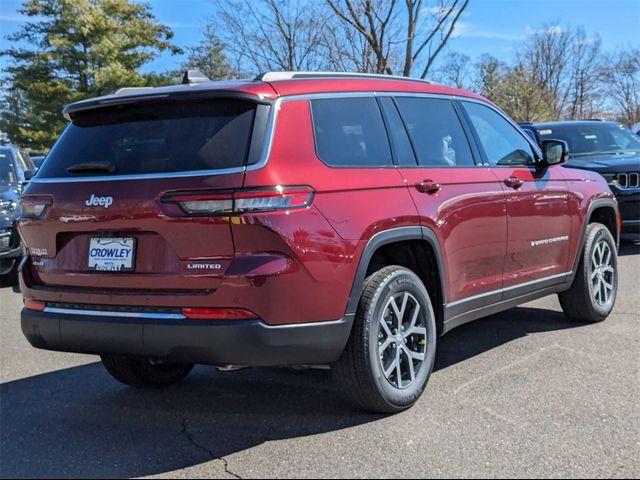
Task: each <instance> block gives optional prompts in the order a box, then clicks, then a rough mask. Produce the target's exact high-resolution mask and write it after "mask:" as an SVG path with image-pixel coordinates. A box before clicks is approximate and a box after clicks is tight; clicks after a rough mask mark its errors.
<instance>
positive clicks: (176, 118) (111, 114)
mask: <svg viewBox="0 0 640 480" xmlns="http://www.w3.org/2000/svg"><path fill="white" fill-rule="evenodd" d="M255 111H256V104H254V103H252V102H247V101H239V100H228V99H226V100H206V101H202V100H200V101H198V102H197V103H196V102H193V101H191V102H171V103H169V102H166V103H160V104H159V103H155V104H151V103H144V104H135V105H120V106H117V107H107V108H100V109H96V110H93V111H89V112H84V113H80V114H78V115H77V116H76V117H74V119H73V121H72V123H71V124H70V125H69V126H68V127H67V129H66V130H65V131H64V133H63V134H62V136H61V137H60V139H59V140H58V141H57V142H56V144H55V145H54V147H53V148H52V149H51V152H49V155H48V157H47V162H46V164H45V165H43V167H42V169H41V171H40V172H39V174H38V177H41V178H42V177H45V178H57V177H78V176H80V177H82V176H88V175H135V174H149V173H171V172H188V171H197V170H212V169H225V168H236V167H242V166H244V165H245V162H246V159H247V155H248V151H249V146H250V142H251V134H252V130H253V121H254V116H255ZM96 165H97V166H98V168H94V167H95V166H96ZM69 169H71V170H72V172H70V171H69Z"/></svg>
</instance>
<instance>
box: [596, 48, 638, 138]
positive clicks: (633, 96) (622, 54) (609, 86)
mask: <svg viewBox="0 0 640 480" xmlns="http://www.w3.org/2000/svg"><path fill="white" fill-rule="evenodd" d="M603 65H604V67H603V69H602V80H603V81H604V82H605V85H604V88H606V92H607V95H608V97H609V98H610V102H611V105H610V109H611V110H613V111H614V112H615V115H616V117H617V118H618V120H620V121H621V122H624V123H626V124H627V125H633V124H634V123H637V122H639V121H640V49H637V48H629V49H628V50H618V51H616V52H614V53H612V54H609V55H608V56H607V57H606V59H605V60H604V62H603Z"/></svg>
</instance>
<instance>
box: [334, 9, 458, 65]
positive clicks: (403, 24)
mask: <svg viewBox="0 0 640 480" xmlns="http://www.w3.org/2000/svg"><path fill="white" fill-rule="evenodd" d="M326 2H327V4H328V5H329V6H330V8H331V10H332V11H333V13H334V14H335V15H336V16H337V17H338V19H340V20H341V21H342V22H343V23H344V24H345V25H346V26H347V27H348V28H349V29H351V30H352V31H353V32H355V33H356V34H357V35H359V36H361V37H362V38H363V39H364V40H365V41H366V43H367V44H368V46H369V48H370V52H371V55H373V56H374V58H375V62H373V65H372V66H373V69H372V70H371V71H372V72H374V73H387V74H393V73H401V74H402V75H404V76H410V75H412V74H413V73H414V70H415V69H416V68H419V73H418V74H417V76H419V77H420V78H425V77H426V76H427V75H428V74H429V72H430V70H431V68H432V67H433V64H434V61H435V60H436V58H437V57H438V55H439V54H440V53H441V52H442V49H443V48H444V47H445V45H446V44H447V42H448V41H449V39H450V38H451V35H452V34H453V32H454V30H455V27H456V24H457V22H458V20H459V18H460V16H461V15H462V12H463V11H464V10H465V8H466V7H467V5H468V4H469V0H438V1H437V4H436V5H435V6H432V7H428V6H427V5H426V3H427V2H425V1H424V0H405V1H404V2H401V1H400V0H326ZM403 4H404V11H402V5H403Z"/></svg>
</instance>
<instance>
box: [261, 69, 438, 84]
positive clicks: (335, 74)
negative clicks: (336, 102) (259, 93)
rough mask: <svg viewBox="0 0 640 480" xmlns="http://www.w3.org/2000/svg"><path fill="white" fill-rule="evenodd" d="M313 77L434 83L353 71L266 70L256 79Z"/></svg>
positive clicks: (273, 79)
mask: <svg viewBox="0 0 640 480" xmlns="http://www.w3.org/2000/svg"><path fill="white" fill-rule="evenodd" d="M305 78H306V79H313V78H356V79H357V78H361V79H367V78H370V79H379V80H404V81H408V82H421V83H429V84H431V83H433V82H430V81H429V80H422V79H420V78H411V77H400V76H397V75H382V74H379V73H353V72H265V73H261V74H260V75H258V76H257V77H256V78H255V80H261V81H263V82H275V81H278V80H296V79H305Z"/></svg>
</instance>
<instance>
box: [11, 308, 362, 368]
mask: <svg viewBox="0 0 640 480" xmlns="http://www.w3.org/2000/svg"><path fill="white" fill-rule="evenodd" d="M158 317H159V315H149V316H148V317H144V316H141V315H136V314H132V315H131V316H121V314H118V316H109V314H108V313H107V314H104V313H102V312H101V314H100V315H95V314H93V315H92V314H82V315H78V314H75V313H74V314H68V313H57V312H56V313H52V312H48V311H44V312H37V311H34V310H29V309H26V308H25V309H23V310H22V313H21V323H22V332H23V333H24V335H25V337H26V338H27V340H28V341H29V343H31V345H33V346H34V347H36V348H42V349H45V350H56V351H63V352H75V353H87V354H96V355H100V354H110V355H131V356H141V357H149V358H154V359H161V360H168V361H174V362H185V363H201V364H209V365H229V364H230V365H243V366H252V367H260V366H280V365H297V364H326V363H331V362H334V361H335V360H337V359H338V358H339V357H340V355H341V353H342V351H343V350H344V347H345V345H346V343H347V339H348V337H349V334H350V332H351V326H352V323H353V318H352V317H346V318H343V319H341V320H337V321H332V322H320V323H312V324H296V325H286V326H277V327H273V326H269V325H267V324H265V323H263V322H262V321H260V320H250V321H234V322H222V321H216V322H210V321H200V320H186V319H175V318H158Z"/></svg>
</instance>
